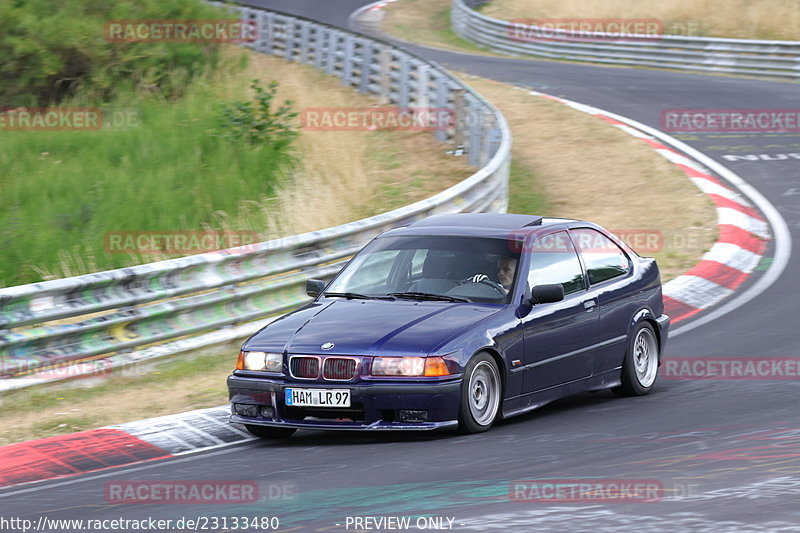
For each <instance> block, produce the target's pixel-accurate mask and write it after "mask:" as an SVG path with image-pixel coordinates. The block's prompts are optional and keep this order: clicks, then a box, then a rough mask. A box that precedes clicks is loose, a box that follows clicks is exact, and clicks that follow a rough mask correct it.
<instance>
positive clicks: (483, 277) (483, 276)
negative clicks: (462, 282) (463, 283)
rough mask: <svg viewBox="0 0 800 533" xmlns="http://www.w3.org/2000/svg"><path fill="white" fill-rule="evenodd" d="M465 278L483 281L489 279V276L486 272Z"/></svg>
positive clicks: (473, 281) (475, 281) (474, 281)
mask: <svg viewBox="0 0 800 533" xmlns="http://www.w3.org/2000/svg"><path fill="white" fill-rule="evenodd" d="M467 279H468V280H469V281H471V282H472V283H480V282H481V281H483V280H485V279H489V276H487V275H486V274H475V275H474V276H472V277H469V278H467Z"/></svg>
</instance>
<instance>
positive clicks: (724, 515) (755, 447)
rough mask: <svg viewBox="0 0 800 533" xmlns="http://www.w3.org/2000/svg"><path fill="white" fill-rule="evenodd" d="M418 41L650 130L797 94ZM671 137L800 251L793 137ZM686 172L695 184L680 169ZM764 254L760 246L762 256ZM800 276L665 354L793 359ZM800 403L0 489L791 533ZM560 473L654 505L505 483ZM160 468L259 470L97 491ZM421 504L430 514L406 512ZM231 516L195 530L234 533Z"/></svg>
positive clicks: (201, 460)
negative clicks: (238, 496) (137, 490)
mask: <svg viewBox="0 0 800 533" xmlns="http://www.w3.org/2000/svg"><path fill="white" fill-rule="evenodd" d="M247 3H248V4H250V5H259V6H263V7H270V8H274V9H279V10H283V11H287V12H292V13H295V14H299V15H303V16H306V17H309V18H314V19H316V20H320V21H323V22H328V23H332V24H337V25H340V26H346V25H347V20H348V16H349V14H350V13H351V12H352V11H353V10H355V9H356V8H357V7H359V6H361V5H364V4H366V3H368V2H366V1H365V0H336V1H332V0H274V1H269V0H263V1H252V2H247ZM414 50H415V51H416V52H417V53H419V54H421V55H424V56H426V57H429V58H431V59H434V60H436V61H438V62H439V63H441V64H443V65H444V66H446V67H448V68H451V69H455V70H460V71H465V72H470V73H474V74H478V75H482V76H486V77H490V78H494V79H496V80H499V81H503V82H508V83H513V84H515V85H520V86H525V87H530V88H531V89H535V90H537V91H541V92H546V93H549V94H552V95H556V96H562V97H565V98H568V99H571V100H575V101H578V102H581V103H585V104H590V105H593V106H596V107H599V108H602V109H605V110H608V111H612V112H615V113H619V114H621V115H624V116H627V117H629V118H632V119H635V120H638V121H640V122H642V123H644V124H647V125H649V126H652V127H655V128H659V127H660V116H661V111H662V110H665V109H670V108H717V109H718V108H754V109H763V108H795V109H796V108H798V107H800V105H798V102H800V98H798V95H800V85H798V84H795V83H788V82H787V83H784V82H770V81H758V80H750V79H737V78H729V77H721V76H710V75H693V74H685V73H676V72H667V71H656V70H641V69H624V68H614V67H599V66H590V65H580V64H575V63H559V62H552V61H538V60H520V59H497V58H490V57H477V56H468V55H462V54H457V53H451V52H443V51H436V50H429V49H424V48H416V47H415V48H414ZM678 138H680V139H681V140H683V141H684V142H686V143H688V144H689V145H690V146H692V147H694V148H697V149H698V150H700V151H702V152H704V153H705V154H707V155H708V156H710V157H711V158H713V159H714V160H716V161H718V162H720V163H722V164H723V165H725V166H726V167H728V168H729V169H731V170H733V171H734V172H736V173H737V174H738V175H739V176H741V177H742V178H743V179H744V180H746V181H747V182H748V183H749V184H750V185H752V186H753V187H754V188H755V189H757V190H758V191H759V192H760V193H761V194H762V195H763V196H764V197H766V198H767V199H768V200H769V202H770V203H771V204H772V205H774V206H775V207H776V208H777V210H778V212H779V213H780V215H782V217H783V219H785V221H786V224H787V225H788V227H789V230H790V232H791V235H792V237H791V239H792V244H793V245H794V246H792V248H793V249H795V250H796V249H800V242H796V241H795V239H796V238H797V237H796V235H797V234H798V232H800V159H795V158H792V157H780V155H781V154H791V153H795V154H796V153H800V134H778V133H775V134H747V135H738V134H698V135H691V136H688V135H679V136H678ZM726 156H727V157H726ZM732 156H739V157H732ZM743 156H751V157H743ZM752 156H756V157H752ZM763 156H767V157H763ZM587 172H590V169H587ZM687 186H688V187H691V186H692V185H691V184H690V183H689V182H688V181H687ZM632 201H635V198H633V199H632ZM771 246H774V241H773V243H772V245H771ZM772 253H773V251H772V248H771V249H770V250H769V251H768V252H767V254H766V257H767V258H769V257H771V256H772ZM768 267H769V260H768V259H767V260H766V261H765V264H764V266H763V269H762V270H759V271H757V272H756V273H755V275H753V276H751V278H750V279H749V280H748V281H747V283H746V285H745V286H744V287H742V288H740V289H739V291H740V292H741V291H743V290H747V288H748V287H751V286H753V285H754V284H756V283H758V282H759V279H760V278H762V277H763V276H764V275H765V273H766V272H767V270H766V269H767V268H768ZM799 284H800V262H798V259H797V257H796V256H795V255H792V256H791V258H790V259H789V263H788V265H787V266H786V268H785V269H784V270H783V272H782V274H781V276H780V277H779V278H778V279H777V280H776V281H775V282H774V283H773V284H772V285H771V286H770V287H769V288H767V289H766V290H765V291H764V292H763V293H761V294H759V295H758V296H756V297H755V298H753V299H752V300H750V301H749V302H747V303H745V304H744V305H743V306H741V307H739V308H737V309H734V310H732V311H731V312H729V313H728V314H726V315H725V316H724V317H721V318H718V319H716V320H713V321H710V322H708V323H705V324H703V325H701V326H699V327H696V328H693V329H688V328H686V329H685V330H684V331H681V330H682V329H683V326H684V324H683V323H681V324H679V325H678V327H676V328H675V330H676V332H677V333H678V334H677V335H676V336H673V337H672V338H671V339H670V341H669V343H668V346H667V351H666V357H667V358H669V357H696V358H710V357H773V358H774V357H792V358H797V357H798V355H799V354H798V347H800V342H798V341H797V339H796V335H797V332H798V330H797V329H795V328H797V327H798V325H800V320H798V317H797V309H798V304H797V300H798V297H799V296H800V288H798V287H799V286H800V285H799ZM703 316H704V315H703V314H700V315H698V316H697V317H695V318H693V319H690V320H689V321H687V324H689V325H691V321H692V320H696V319H698V318H699V319H702V317H703ZM232 357H233V355H232ZM220 386H224V383H221V384H220ZM798 399H800V384H798V383H797V380H796V379H795V380H791V379H787V380H772V381H757V380H744V381H731V380H728V381H704V380H691V381H677V380H664V379H661V380H660V382H659V383H658V386H657V387H656V390H655V392H654V393H653V394H651V395H649V396H646V397H642V398H617V397H616V396H614V395H613V394H611V393H610V392H600V393H596V394H583V395H579V396H576V397H572V398H569V399H566V400H562V401H559V402H557V403H555V404H551V405H549V406H547V407H545V408H543V409H540V410H538V411H535V412H533V413H530V414H528V415H524V416H521V417H517V418H514V419H512V420H509V421H505V422H501V423H499V424H498V425H497V426H496V427H495V428H494V429H492V430H491V431H490V432H489V433H486V434H482V435H472V436H457V435H453V434H422V435H409V434H387V435H375V434H350V433H328V432H312V431H301V432H299V433H298V434H296V435H295V436H294V437H292V438H291V439H290V440H289V441H287V442H283V443H279V444H274V443H262V442H258V441H250V442H246V443H242V444H238V445H234V446H231V447H226V448H221V449H218V450H215V451H212V452H207V453H199V454H194V455H187V456H184V457H179V458H175V459H169V460H165V461H158V462H151V463H144V464H140V465H137V466H134V467H130V468H120V469H116V470H109V471H106V472H103V473H101V474H89V475H84V476H81V477H76V478H70V479H67V480H62V481H52V482H43V483H38V484H32V485H27V486H23V487H19V488H17V489H13V488H12V489H7V490H4V491H1V492H0V508H2V512H3V514H4V515H13V516H18V517H24V518H30V519H32V520H37V519H38V517H40V516H47V517H48V518H50V519H58V518H81V519H87V518H93V519H114V518H120V517H122V518H129V519H144V518H148V517H154V518H173V519H176V518H180V517H187V518H196V517H208V518H211V517H217V518H218V519H219V518H220V517H233V516H247V517H261V516H268V517H272V516H274V517H277V518H278V519H279V521H280V528H279V530H281V531H357V530H361V531H364V530H372V531H388V530H392V529H397V528H391V527H388V525H390V524H391V523H383V527H377V524H376V522H373V521H370V522H363V521H362V522H360V523H358V522H355V521H354V517H361V518H364V517H371V518H375V519H378V518H386V517H390V516H406V517H413V518H412V520H411V527H410V530H412V531H413V530H416V529H422V528H421V527H419V526H433V525H439V526H441V527H442V528H445V529H447V528H449V529H451V530H455V531H488V530H494V531H508V532H523V531H570V532H573V531H595V532H603V531H614V532H616V531H638V532H651V531H652V532H673V531H675V532H677V531H686V532H706V531H707V532H714V533H718V532H726V531H730V532H734V531H736V532H745V531H800V507H799V506H798V502H799V501H800V410H798V408H797V405H798ZM564 479H573V480H575V479H577V480H604V482H606V483H608V482H617V483H621V484H623V485H624V484H625V483H634V482H648V483H650V484H651V485H654V486H657V487H658V494H657V497H655V498H650V500H649V501H642V500H630V499H629V500H620V501H613V500H608V499H606V500H603V499H602V498H598V499H597V500H595V501H592V500H589V499H584V500H581V501H563V500H562V501H555V500H553V499H552V498H539V497H537V496H536V494H531V493H529V492H527V491H523V492H520V490H519V485H520V484H519V483H517V482H522V481H526V480H528V481H530V480H564ZM156 480H158V481H165V482H174V481H180V480H212V481H220V480H230V481H235V480H238V481H248V482H251V481H256V482H258V483H259V484H260V486H261V487H262V488H266V490H265V491H263V492H266V495H265V497H264V498H262V499H261V501H259V502H257V503H239V504H236V503H216V504H205V505H198V504H186V503H180V504H178V503H176V504H159V505H155V504H153V505H142V504H110V503H107V502H106V495H105V493H104V487H105V486H106V484H107V483H109V482H118V481H156ZM521 485H522V486H527V485H525V484H524V483H523V484H521ZM419 516H429V517H431V520H430V521H425V520H423V522H419V523H418V522H417V517H419ZM348 517H350V518H348ZM450 520H452V521H450ZM357 524H360V527H356V525H357ZM230 525H231V523H230V522H229V523H228V526H229V527H228V528H227V529H226V528H223V527H218V528H214V529H207V530H211V531H224V530H230V531H236V529H235V528H233V527H230ZM62 530H68V529H62Z"/></svg>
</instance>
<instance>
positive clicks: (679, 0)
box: [481, 0, 800, 41]
mask: <svg viewBox="0 0 800 533" xmlns="http://www.w3.org/2000/svg"><path fill="white" fill-rule="evenodd" d="M481 12H482V13H484V14H486V15H488V16H492V17H495V18H499V19H503V20H511V19H530V18H581V19H586V18H615V17H624V18H644V19H653V18H655V19H659V20H661V21H663V23H664V31H665V33H667V34H679V35H693V36H708V37H732V38H739V39H781V40H790V41H792V40H798V39H800V2H798V1H797V0H571V1H570V2H564V1H563V0H492V1H491V2H489V3H488V4H486V5H485V6H483V8H482V9H481Z"/></svg>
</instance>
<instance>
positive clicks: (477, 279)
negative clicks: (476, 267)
mask: <svg viewBox="0 0 800 533" xmlns="http://www.w3.org/2000/svg"><path fill="white" fill-rule="evenodd" d="M466 283H482V284H483V285H488V286H489V287H491V288H493V289H494V290H496V291H497V292H499V293H500V294H502V295H503V296H505V295H506V294H508V291H506V289H505V287H503V286H502V285H500V284H499V283H497V282H496V281H492V280H491V279H490V278H489V276H487V275H486V274H475V275H474V276H469V277H467V278H464V279H463V280H462V281H461V282H460V283H459V285H464V284H466Z"/></svg>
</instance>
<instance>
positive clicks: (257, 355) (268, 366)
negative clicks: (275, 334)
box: [236, 351, 283, 372]
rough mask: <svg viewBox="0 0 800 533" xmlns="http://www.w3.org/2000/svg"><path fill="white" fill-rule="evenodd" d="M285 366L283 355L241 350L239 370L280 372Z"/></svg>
mask: <svg viewBox="0 0 800 533" xmlns="http://www.w3.org/2000/svg"><path fill="white" fill-rule="evenodd" d="M282 367H283V355H282V354H279V353H266V352H244V351H242V352H239V362H238V363H237V364H236V368H237V369H238V370H260V371H262V372H280V371H281V368H282Z"/></svg>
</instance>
